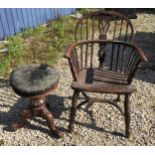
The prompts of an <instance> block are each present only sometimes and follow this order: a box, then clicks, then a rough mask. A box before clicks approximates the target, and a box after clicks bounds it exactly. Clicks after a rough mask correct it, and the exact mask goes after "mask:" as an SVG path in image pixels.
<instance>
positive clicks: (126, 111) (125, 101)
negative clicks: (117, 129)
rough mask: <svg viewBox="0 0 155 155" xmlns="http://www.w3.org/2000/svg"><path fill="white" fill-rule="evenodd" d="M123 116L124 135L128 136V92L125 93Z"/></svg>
mask: <svg viewBox="0 0 155 155" xmlns="http://www.w3.org/2000/svg"><path fill="white" fill-rule="evenodd" d="M124 111H125V113H124V117H125V135H126V137H127V138H129V137H130V107H129V94H125V100H124Z"/></svg>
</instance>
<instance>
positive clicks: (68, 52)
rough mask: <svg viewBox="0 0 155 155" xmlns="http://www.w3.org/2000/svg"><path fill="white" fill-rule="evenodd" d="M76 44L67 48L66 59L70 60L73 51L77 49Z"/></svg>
mask: <svg viewBox="0 0 155 155" xmlns="http://www.w3.org/2000/svg"><path fill="white" fill-rule="evenodd" d="M75 46H76V43H72V44H70V45H69V46H68V47H67V50H66V52H65V55H64V57H65V58H68V59H70V58H71V55H72V51H73V49H74V48H75Z"/></svg>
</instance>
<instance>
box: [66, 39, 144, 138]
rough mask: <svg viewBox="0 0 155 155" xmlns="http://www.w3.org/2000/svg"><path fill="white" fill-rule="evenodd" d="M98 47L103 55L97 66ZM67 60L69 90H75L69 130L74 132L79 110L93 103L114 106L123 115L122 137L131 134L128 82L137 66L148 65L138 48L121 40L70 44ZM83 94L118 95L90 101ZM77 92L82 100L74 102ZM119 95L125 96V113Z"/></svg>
mask: <svg viewBox="0 0 155 155" xmlns="http://www.w3.org/2000/svg"><path fill="white" fill-rule="evenodd" d="M101 45H104V51H105V53H106V55H105V58H104V61H103V62H102V63H103V65H102V66H101V65H99V64H100V63H101V62H100V61H101V59H98V55H99V54H98V53H99V51H100V48H101ZM65 56H66V58H68V60H69V64H70V68H71V72H72V75H73V78H74V81H73V82H72V85H71V87H72V89H73V90H74V94H73V99H72V107H71V114H70V124H69V131H70V132H72V131H73V124H74V119H75V116H76V111H77V109H78V108H79V107H81V106H82V105H84V104H85V103H87V104H90V105H91V104H92V103H94V102H96V101H97V102H106V103H110V104H112V105H114V106H115V107H117V108H118V109H119V110H120V112H121V113H122V114H123V115H124V119H125V135H126V137H129V135H130V128H129V127H130V108H129V95H130V94H131V93H132V92H133V89H132V86H131V81H132V78H133V76H134V73H135V71H136V69H137V66H138V64H139V63H140V62H141V61H142V62H147V57H146V56H145V54H144V52H143V51H142V50H141V49H140V48H139V47H137V46H135V45H132V44H130V43H126V42H121V41H108V40H86V41H81V42H77V43H74V44H71V45H70V46H69V47H68V50H67V52H66V54H65ZM86 92H95V93H108V94H117V95H118V96H119V98H117V99H116V100H113V101H111V100H104V99H98V98H91V97H90V96H88V95H87V94H86ZM80 93H82V94H83V96H84V97H85V101H83V102H81V103H77V102H78V99H79V95H80ZM120 95H123V96H124V101H123V102H124V110H122V109H121V108H120V107H119V105H118V104H117V101H119V100H120Z"/></svg>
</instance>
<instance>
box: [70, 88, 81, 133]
mask: <svg viewBox="0 0 155 155" xmlns="http://www.w3.org/2000/svg"><path fill="white" fill-rule="evenodd" d="M78 98H79V91H78V90H74V94H73V98H72V107H71V112H70V123H69V127H68V128H69V132H70V133H71V132H72V131H73V127H74V120H75V116H76V110H77V101H78Z"/></svg>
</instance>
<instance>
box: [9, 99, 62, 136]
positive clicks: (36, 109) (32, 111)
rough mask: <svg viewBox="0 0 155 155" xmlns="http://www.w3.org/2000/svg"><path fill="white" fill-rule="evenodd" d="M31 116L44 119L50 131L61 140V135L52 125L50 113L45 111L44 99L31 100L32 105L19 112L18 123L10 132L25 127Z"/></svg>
mask: <svg viewBox="0 0 155 155" xmlns="http://www.w3.org/2000/svg"><path fill="white" fill-rule="evenodd" d="M33 116H39V117H42V118H44V119H46V121H47V123H48V126H49V128H50V130H51V131H52V132H53V133H54V134H55V136H56V137H58V138H62V137H63V133H62V132H60V131H59V130H58V129H57V127H56V126H55V124H54V119H53V116H52V113H51V112H50V111H49V110H48V109H47V106H46V102H45V101H44V99H33V100H32V105H31V106H29V108H28V109H26V110H24V111H22V112H21V118H20V121H19V122H17V123H13V124H12V130H14V131H16V130H18V129H20V128H22V127H24V126H25V125H26V121H27V119H29V118H32V117H33Z"/></svg>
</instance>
